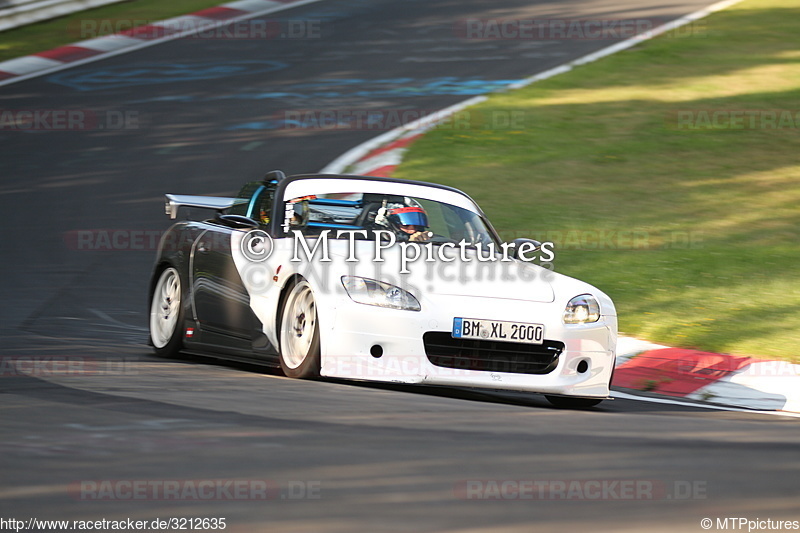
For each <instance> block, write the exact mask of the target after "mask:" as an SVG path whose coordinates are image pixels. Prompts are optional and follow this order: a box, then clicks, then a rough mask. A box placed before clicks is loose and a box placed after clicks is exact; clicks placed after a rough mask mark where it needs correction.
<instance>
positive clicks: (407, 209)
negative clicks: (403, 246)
mask: <svg viewBox="0 0 800 533" xmlns="http://www.w3.org/2000/svg"><path fill="white" fill-rule="evenodd" d="M375 222H376V223H378V224H380V225H382V226H388V227H389V228H390V229H392V230H393V231H394V232H395V233H396V234H397V236H398V238H399V240H401V241H412V242H425V241H428V240H430V238H431V237H432V236H433V233H432V232H430V231H428V215H427V214H426V213H425V210H424V209H423V208H422V207H421V206H420V205H419V204H417V205H403V204H390V205H389V206H386V205H384V206H383V207H381V208H380V209H379V210H378V215H377V216H376V217H375Z"/></svg>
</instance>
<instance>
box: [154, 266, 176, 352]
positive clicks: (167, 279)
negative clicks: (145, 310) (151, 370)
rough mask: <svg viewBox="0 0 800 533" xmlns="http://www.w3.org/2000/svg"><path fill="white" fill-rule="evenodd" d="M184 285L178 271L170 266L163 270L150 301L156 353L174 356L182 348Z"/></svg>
mask: <svg viewBox="0 0 800 533" xmlns="http://www.w3.org/2000/svg"><path fill="white" fill-rule="evenodd" d="M181 324H183V287H182V285H181V277H180V274H178V271H177V270H176V269H175V268H173V267H169V268H166V269H164V271H163V272H161V275H160V276H159V278H158V281H157V282H156V284H155V286H154V288H153V295H152V300H151V302H150V340H151V341H152V343H153V348H155V350H156V353H157V354H158V355H160V356H162V357H173V356H175V355H177V354H178V352H179V351H180V350H181V344H182V341H181Z"/></svg>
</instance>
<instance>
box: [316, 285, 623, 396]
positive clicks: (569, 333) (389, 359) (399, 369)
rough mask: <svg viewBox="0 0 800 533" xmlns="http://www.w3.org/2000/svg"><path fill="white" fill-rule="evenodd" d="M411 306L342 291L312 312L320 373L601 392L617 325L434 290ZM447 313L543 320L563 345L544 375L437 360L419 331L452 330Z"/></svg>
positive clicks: (553, 307)
mask: <svg viewBox="0 0 800 533" xmlns="http://www.w3.org/2000/svg"><path fill="white" fill-rule="evenodd" d="M436 304H437V305H436V306H432V305H423V310H422V311H419V312H414V311H401V310H394V309H385V308H380V307H375V306H368V305H362V304H357V303H355V302H352V301H350V300H349V299H347V297H344V298H341V299H337V301H336V305H335V308H328V310H327V312H324V313H323V314H321V316H320V326H321V328H322V329H321V334H322V375H323V376H327V377H336V378H346V379H361V380H369V381H383V382H395V383H424V384H431V385H449V386H459V387H477V388H490V389H502V390H517V391H528V392H537V393H545V394H558V395H567V396H582V397H592V398H606V397H607V396H608V393H609V384H610V380H611V373H612V370H613V368H614V358H615V350H616V338H617V323H616V317H615V316H613V315H604V316H602V317H601V319H600V321H598V322H596V323H593V324H580V325H565V324H563V323H562V322H561V316H562V313H563V309H561V308H559V306H558V305H557V304H554V303H537V302H527V301H520V300H506V299H490V298H475V297H464V296H437V297H436ZM455 317H462V318H474V319H490V320H506V321H518V322H530V323H537V324H543V325H544V327H545V339H547V340H550V341H556V343H563V345H564V350H563V351H562V352H561V354H560V355H559V356H558V360H557V363H556V364H555V366H554V368H552V370H550V371H549V372H547V373H544V374H522V373H515V372H503V371H499V370H497V369H495V370H473V369H466V368H448V367H444V366H437V365H435V364H433V363H432V362H431V360H430V359H429V358H428V356H427V354H426V347H425V343H424V341H423V336H424V335H425V333H426V332H444V333H448V334H449V332H450V331H451V330H452V326H453V319H454V318H455Z"/></svg>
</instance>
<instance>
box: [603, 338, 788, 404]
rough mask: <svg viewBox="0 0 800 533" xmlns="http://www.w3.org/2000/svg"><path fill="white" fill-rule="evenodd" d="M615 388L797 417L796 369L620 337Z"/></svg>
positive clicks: (785, 364) (781, 364)
mask: <svg viewBox="0 0 800 533" xmlns="http://www.w3.org/2000/svg"><path fill="white" fill-rule="evenodd" d="M617 352H618V355H617V366H616V369H615V371H614V382H613V385H614V386H615V387H619V388H624V389H631V390H637V391H645V392H650V393H654V394H658V395H661V396H668V397H671V398H683V399H687V400H693V401H699V402H707V403H713V404H719V405H725V406H732V407H742V408H746V409H758V410H772V411H788V412H794V413H800V365H797V364H792V363H790V362H788V361H776V360H766V359H757V358H752V357H745V356H735V355H727V354H719V353H712V352H703V351H700V350H690V349H686V348H671V347H668V346H660V345H657V344H651V343H648V342H645V341H640V340H637V339H633V338H629V337H622V338H620V340H619V344H618V346H617Z"/></svg>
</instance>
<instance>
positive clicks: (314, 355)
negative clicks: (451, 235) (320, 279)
mask: <svg viewBox="0 0 800 533" xmlns="http://www.w3.org/2000/svg"><path fill="white" fill-rule="evenodd" d="M280 345H281V347H280V348H281V358H280V359H281V368H282V369H283V372H284V374H286V375H287V376H289V377H290V378H315V377H318V376H319V370H320V346H319V324H318V323H317V304H316V301H315V300H314V293H313V292H312V291H311V286H310V285H309V284H308V282H307V281H305V280H303V281H300V282H298V283H296V284H295V285H294V286H293V287H292V288H291V289H290V290H289V294H288V295H287V296H286V301H285V302H284V304H283V311H282V313H281V327H280Z"/></svg>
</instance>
